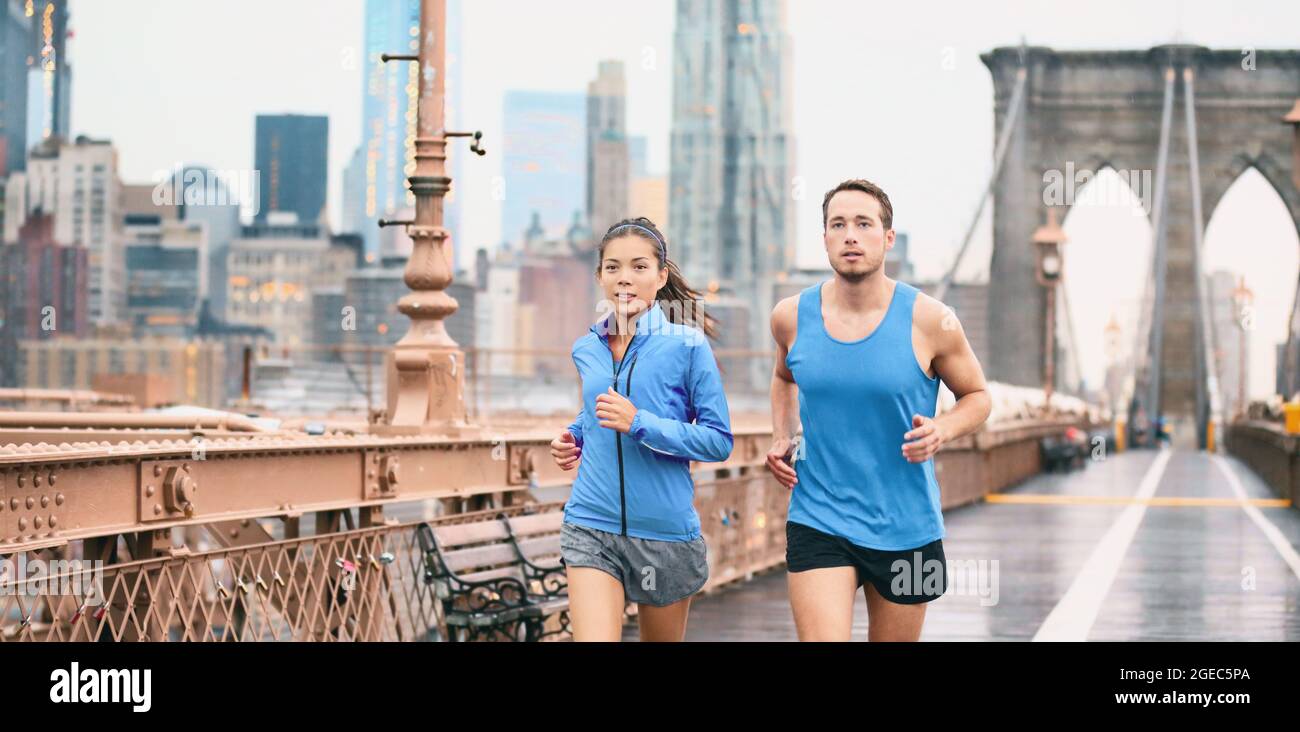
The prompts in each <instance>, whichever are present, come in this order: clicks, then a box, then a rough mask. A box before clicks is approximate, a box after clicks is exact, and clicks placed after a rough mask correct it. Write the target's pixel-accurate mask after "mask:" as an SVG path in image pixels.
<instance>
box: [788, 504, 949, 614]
mask: <svg viewBox="0 0 1300 732" xmlns="http://www.w3.org/2000/svg"><path fill="white" fill-rule="evenodd" d="M785 561H786V565H787V568H788V570H789V571H791V572H806V571H808V570H810V569H824V568H827V567H853V568H854V569H856V570H857V575H858V578H857V579H858V587H861V586H862V585H863V583H865V582H870V583H871V584H872V586H873V587H875V588H876V591H877V592H879V593H880V595H881V596H882V597H884V598H885V599H886V600H890V601H892V602H896V603H899V604H903V605H912V604H915V603H921V602H929V601H931V600H935V599H938V598H939V596H940V595H942V594H943V593H944V592H946V591H947V589H948V562H947V560H946V558H945V557H944V555H943V539H935V540H934V541H932V542H930V543H929V544H925V545H924V546H918V547H916V548H914V549H902V550H899V551H885V550H881V549H868V548H866V547H863V546H858V545H857V544H854V543H853V542H851V541H849V540H848V539H845V538H843V537H839V536H834V535H832V534H827V533H825V532H823V531H818V530H817V529H814V528H812V527H811V526H805V525H803V524H800V523H795V522H794V521H787V522H786V524H785Z"/></svg>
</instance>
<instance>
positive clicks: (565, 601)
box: [416, 511, 569, 641]
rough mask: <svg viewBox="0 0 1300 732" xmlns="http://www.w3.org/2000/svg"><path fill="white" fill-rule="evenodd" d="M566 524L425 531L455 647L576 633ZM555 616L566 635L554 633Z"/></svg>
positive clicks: (536, 521) (506, 523)
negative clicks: (565, 557)
mask: <svg viewBox="0 0 1300 732" xmlns="http://www.w3.org/2000/svg"><path fill="white" fill-rule="evenodd" d="M563 517H564V515H563V513H562V512H560V511H549V512H547V513H540V514H532V515H523V516H509V517H507V516H499V517H497V518H496V519H493V520H490V521H477V522H474V523H467V524H449V525H445V526H430V525H429V524H427V523H424V524H420V526H419V527H418V528H417V530H416V531H417V536H418V538H419V541H420V549H421V551H422V553H423V555H424V581H425V582H426V583H428V584H431V585H433V586H434V591H435V594H436V595H437V597H438V600H439V601H440V603H441V606H442V615H443V622H444V623H445V624H446V625H447V639H448V640H450V641H460V640H470V641H473V640H524V641H537V640H541V639H542V638H544V637H547V636H552V635H557V634H560V633H567V632H569V595H568V584H567V581H566V576H565V572H564V567H563V565H561V564H560V563H559V556H560V534H559V531H560V524H561V522H562V521H563ZM552 616H559V618H558V619H559V628H558V629H554V630H550V631H546V630H545V624H546V620H547V619H548V618H550V617H552ZM521 634H522V638H521V637H520V636H521Z"/></svg>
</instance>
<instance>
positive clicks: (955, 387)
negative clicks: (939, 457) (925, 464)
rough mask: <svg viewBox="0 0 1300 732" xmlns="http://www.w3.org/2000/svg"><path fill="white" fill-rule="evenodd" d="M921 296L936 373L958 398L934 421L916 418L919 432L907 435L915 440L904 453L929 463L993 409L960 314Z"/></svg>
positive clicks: (920, 310)
mask: <svg viewBox="0 0 1300 732" xmlns="http://www.w3.org/2000/svg"><path fill="white" fill-rule="evenodd" d="M917 297H918V298H920V300H921V302H918V304H917V314H918V318H917V323H918V325H919V326H920V329H921V332H922V333H923V334H924V336H925V337H926V339H927V341H928V342H929V343H930V344H931V345H932V347H933V351H934V356H933V360H932V365H933V367H934V372H935V374H936V375H937V376H938V377H939V379H940V380H941V381H943V383H944V385H945V386H947V387H948V390H949V391H951V392H952V393H953V396H955V397H956V398H957V404H956V405H955V406H954V407H953V409H952V410H951V411H948V412H944V413H943V414H941V415H939V416H938V417H935V418H934V419H933V420H925V419H923V418H922V419H917V418H916V417H914V418H913V427H914V428H915V429H913V430H912V431H910V432H908V433H907V434H906V435H904V440H914V441H913V442H908V443H906V444H904V446H903V454H904V455H905V456H906V457H908V459H909V460H914V461H920V460H926V459H928V458H929V457H930V456H931V455H933V454H934V453H935V452H937V451H938V449H939V446H940V445H942V444H943V443H945V442H948V441H950V440H955V439H957V438H958V437H961V436H962V435H965V434H968V433H970V432H974V431H975V430H976V429H978V428H979V426H980V425H982V424H984V422H985V421H986V420H987V419H988V417H989V412H991V411H992V409H993V401H992V399H990V398H989V394H988V385H987V383H985V381H984V370H983V369H982V368H981V367H980V362H979V359H977V358H976V357H975V352H974V351H973V350H971V347H970V342H969V341H968V340H967V339H966V331H965V330H964V329H963V328H962V326H961V321H959V320H958V319H957V314H956V313H955V312H953V311H952V310H951V309H949V308H948V307H946V306H945V305H944V304H943V303H941V302H939V301H938V300H935V299H934V298H932V297H930V296H928V295H924V294H921V295H918V296H917ZM927 423H928V424H927Z"/></svg>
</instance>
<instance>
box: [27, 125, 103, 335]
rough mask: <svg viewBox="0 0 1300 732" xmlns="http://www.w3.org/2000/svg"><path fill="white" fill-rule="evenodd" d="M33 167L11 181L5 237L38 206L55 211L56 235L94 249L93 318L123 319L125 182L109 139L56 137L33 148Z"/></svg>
mask: <svg viewBox="0 0 1300 732" xmlns="http://www.w3.org/2000/svg"><path fill="white" fill-rule="evenodd" d="M26 167H27V170H26V172H22V173H14V174H12V175H10V176H9V180H8V181H7V184H6V196H7V200H6V205H5V238H6V240H8V241H16V233H17V231H18V227H21V226H22V225H23V223H24V222H25V221H26V220H27V217H28V216H30V215H33V214H34V213H35V212H36V211H37V210H38V209H39V210H41V211H44V212H46V213H50V214H53V215H54V240H55V241H56V242H58V243H60V244H67V245H72V246H79V247H85V248H86V249H87V250H88V252H87V254H88V258H89V265H88V274H89V276H88V287H89V313H90V321H91V322H92V323H94V324H95V325H108V324H111V323H116V322H119V321H120V320H121V319H122V317H123V314H124V313H123V310H124V308H125V306H126V290H125V287H124V283H125V269H124V268H125V262H124V260H123V256H122V242H121V232H122V216H121V205H122V181H121V179H120V178H118V174H117V150H116V148H114V147H113V145H112V143H110V142H109V141H108V140H92V139H90V138H88V137H86V136H85V135H80V136H78V137H77V139H76V140H75V141H72V142H68V141H66V140H63V139H62V138H57V137H50V138H47V139H45V140H44V141H42V142H41V143H40V144H39V145H36V146H35V147H33V148H32V150H31V154H30V156H29V157H28V159H27V166H26Z"/></svg>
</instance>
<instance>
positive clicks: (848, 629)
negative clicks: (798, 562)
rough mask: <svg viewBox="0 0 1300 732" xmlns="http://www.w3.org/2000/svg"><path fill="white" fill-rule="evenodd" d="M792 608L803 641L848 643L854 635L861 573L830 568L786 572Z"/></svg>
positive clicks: (854, 570) (797, 630)
mask: <svg viewBox="0 0 1300 732" xmlns="http://www.w3.org/2000/svg"><path fill="white" fill-rule="evenodd" d="M786 578H787V581H788V583H789V588H790V608H791V610H793V611H794V626H795V630H796V632H798V634H799V640H801V641H847V640H849V639H850V637H851V636H852V634H853V601H854V599H856V597H857V591H858V588H857V584H858V579H857V570H856V569H854V568H853V567H826V568H823V569H809V570H805V571H803V572H786Z"/></svg>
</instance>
